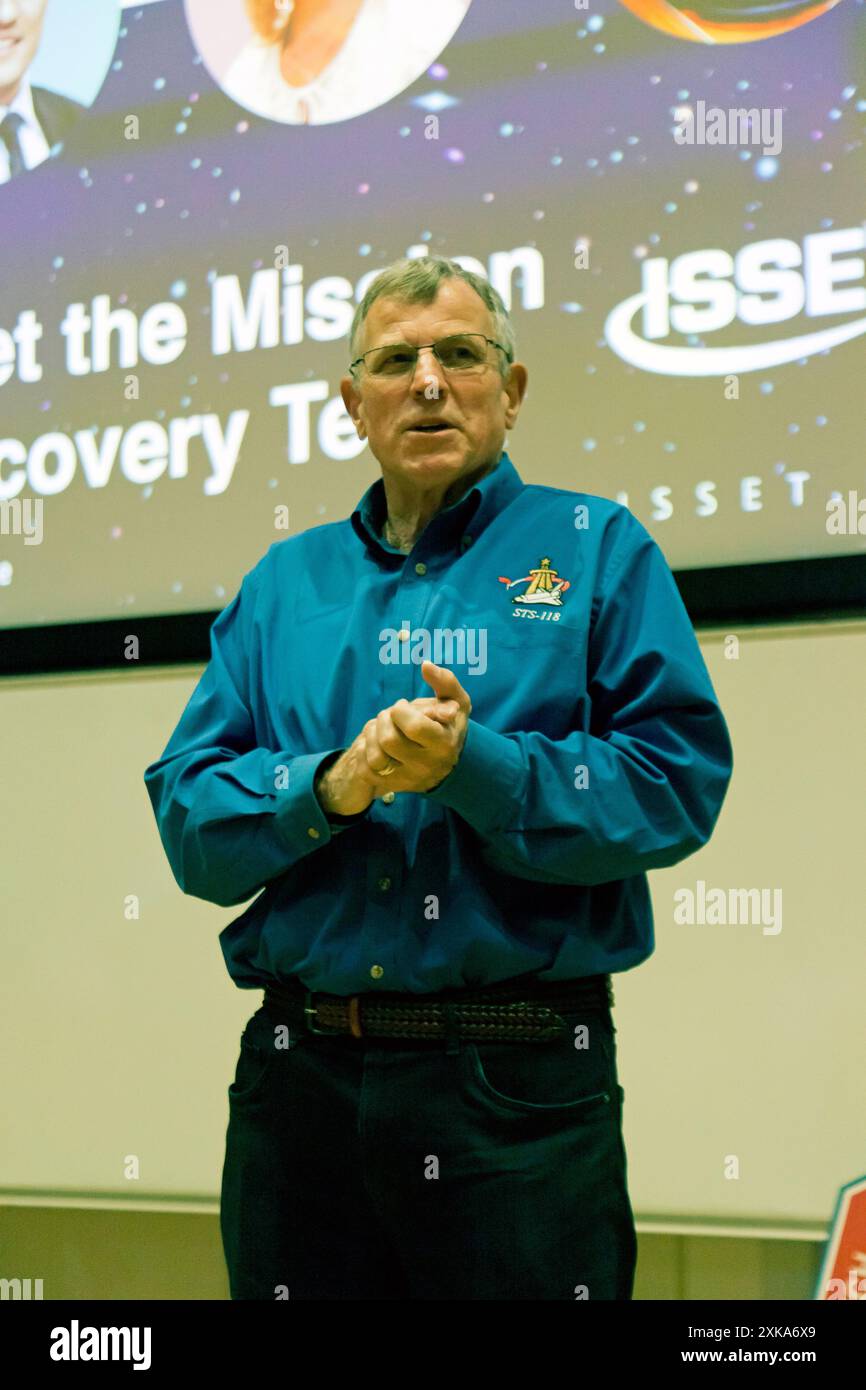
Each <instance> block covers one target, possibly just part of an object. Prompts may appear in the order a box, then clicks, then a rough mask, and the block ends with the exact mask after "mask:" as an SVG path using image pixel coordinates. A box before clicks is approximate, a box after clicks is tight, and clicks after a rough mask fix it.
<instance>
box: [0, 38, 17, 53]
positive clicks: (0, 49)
mask: <svg viewBox="0 0 866 1390" xmlns="http://www.w3.org/2000/svg"><path fill="white" fill-rule="evenodd" d="M20 42H21V40H20V39H0V53H11V52H12V49H13V48H15V47H17V45H18V44H19V43H20Z"/></svg>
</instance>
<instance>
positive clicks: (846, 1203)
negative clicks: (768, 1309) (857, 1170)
mask: <svg viewBox="0 0 866 1390" xmlns="http://www.w3.org/2000/svg"><path fill="white" fill-rule="evenodd" d="M815 1298H816V1299H820V1300H822V1301H823V1300H828V1299H839V1298H851V1299H860V1300H863V1301H866V1177H863V1178H857V1179H856V1180H855V1181H854V1182H849V1183H847V1184H846V1185H845V1187H843V1188H842V1189H841V1190H840V1192H839V1197H838V1199H837V1201H836V1210H835V1212H834V1214H833V1224H832V1226H831V1228H830V1237H829V1239H828V1241H827V1249H826V1251H825V1253H824V1260H823V1263H822V1266H821V1273H820V1274H819V1276H818V1287H817V1289H816V1290H815Z"/></svg>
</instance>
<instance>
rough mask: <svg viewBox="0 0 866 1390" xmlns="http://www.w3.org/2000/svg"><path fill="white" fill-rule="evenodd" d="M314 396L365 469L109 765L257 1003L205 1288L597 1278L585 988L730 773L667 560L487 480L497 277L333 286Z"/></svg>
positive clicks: (606, 1169) (608, 1050) (600, 990)
mask: <svg viewBox="0 0 866 1390" xmlns="http://www.w3.org/2000/svg"><path fill="white" fill-rule="evenodd" d="M351 359H352V360H351V368H350V375H349V376H347V377H346V378H345V379H344V380H343V382H342V392H343V399H344V402H345V404H346V408H347V410H348V411H349V413H350V415H351V417H352V419H353V420H354V422H355V425H356V428H357V430H358V433H359V435H360V436H361V438H365V439H368V440H369V443H370V448H371V450H372V452H373V454H374V456H375V457H376V459H377V460H378V462H379V464H380V465H381V469H382V477H381V478H380V479H378V480H377V481H376V482H374V483H373V484H372V486H371V487H370V488H368V489H367V491H366V492H365V494H364V496H363V497H362V498H361V500H360V502H359V504H358V506H357V507H356V509H355V511H354V512H353V513H352V515H351V517H350V518H349V519H348V520H346V521H342V522H335V523H331V524H328V525H324V526H318V527H314V528H312V529H311V530H309V531H306V532H304V533H303V534H302V535H299V536H295V537H292V538H291V539H288V540H284V541H281V542H278V543H276V544H274V545H272V546H271V547H270V549H269V550H268V551H267V553H266V554H265V556H264V557H263V558H262V559H261V560H260V561H259V563H258V564H257V565H256V566H255V568H254V569H253V570H252V571H251V572H250V573H249V574H248V575H247V576H246V577H245V578H244V580H243V583H242V585H241V588H240V591H239V593H238V595H237V596H236V597H235V599H234V600H233V601H232V602H231V603H230V604H229V605H228V607H227V608H226V609H225V610H224V611H223V613H221V614H220V616H219V617H218V619H217V620H216V622H215V623H214V625H213V629H212V657H211V661H210V663H209V665H208V667H207V669H206V671H205V672H204V675H203V676H202V678H201V680H200V682H199V684H198V686H197V688H196V690H195V691H194V693H193V695H192V697H191V699H190V702H189V704H188V705H187V708H186V710H185V711H184V713H183V715H182V717H181V720H180V723H179V725H178V728H177V730H176V731H175V733H174V734H173V736H172V738H171V740H170V742H169V744H168V747H167V748H166V750H165V752H164V754H163V756H162V758H161V759H160V760H159V761H158V762H156V763H154V764H153V765H152V766H151V767H150V768H148V770H147V772H146V774H145V780H146V784H147V788H148V791H149V794H150V797H151V800H152V803H153V807H154V810H155V813H156V817H157V822H158V825H159V829H160V833H161V836H162V840H163V844H164V846H165V849H166V853H167V855H168V858H169V861H170V863H171V866H172V869H173V872H174V874H175V877H176V878H177V881H178V883H179V884H180V886H181V888H182V889H183V890H184V891H185V892H187V893H192V894H194V895H196V896H199V897H202V898H206V899H208V900H210V901H212V902H217V903H221V904H224V905H229V904H235V903H241V902H244V901H245V900H246V899H248V898H249V897H250V896H251V894H253V893H259V890H263V891H262V892H261V893H260V894H259V896H258V897H257V898H256V899H255V901H254V902H253V903H252V904H251V905H250V906H249V907H247V909H246V911H244V912H243V913H242V914H241V916H240V917H238V918H237V920H236V921H234V922H233V923H232V924H231V925H230V926H229V927H227V928H226V929H225V930H224V931H223V933H222V935H221V943H222V946H223V951H224V956H225V960H226V963H227V966H228V969H229V972H230V974H231V975H232V977H233V979H234V981H235V983H236V984H237V985H238V986H239V987H240V988H242V989H254V988H263V989H264V991H265V994H264V1003H263V1005H262V1007H261V1008H260V1009H259V1010H258V1011H257V1012H256V1013H255V1014H254V1015H253V1017H252V1018H251V1019H250V1021H249V1023H248V1024H247V1027H246V1030H245V1032H244V1034H243V1037H242V1039H241V1049H240V1057H239V1059H238V1067H237V1072H236V1075H235V1079H234V1083H233V1085H232V1087H231V1088H230V1090H229V1100H230V1119H229V1127H228V1134H227V1143H226V1156H225V1164H224V1168H223V1178H222V1207H221V1223H222V1235H223V1243H224V1248H225V1253H226V1260H227V1264H228V1269H229V1277H230V1287H231V1294H232V1297H233V1298H240V1299H245V1298H259V1299H260V1298H281V1297H290V1298H302V1299H360V1298H364V1299H366V1298H377V1299H378V1298H382V1299H395V1298H398V1299H407V1298H429V1299H568V1300H571V1299H575V1298H580V1299H582V1298H591V1299H628V1298H630V1297H631V1294H632V1286H633V1277H634V1268H635V1259H636V1240H635V1232H634V1222H633V1216H632V1210H631V1205H630V1201H629V1196H628V1190H627V1182H626V1155H625V1150H624V1147H623V1141H622V1102H623V1090H622V1087H621V1086H620V1085H619V1082H618V1075H617V1058H616V1044H615V1036H614V1035H615V1031H616V1030H615V1028H614V1025H613V1022H612V1017H611V1005H612V1003H613V997H612V990H611V988H610V983H611V982H610V976H611V975H612V974H613V973H615V972H617V971H621V970H627V969H630V968H631V967H632V966H635V965H637V964H639V963H640V962H641V961H643V960H645V959H646V958H647V957H648V956H649V955H650V953H651V952H652V949H653V931H652V913H651V906H650V898H649V892H648V886H647V878H646V871H647V870H648V869H652V868H659V867H663V866H667V865H671V864H675V863H677V862H678V861H680V860H682V859H684V858H685V857H686V856H687V855H689V854H691V853H693V852H694V851H695V850H697V849H699V848H700V847H701V846H702V845H703V844H705V843H706V842H707V840H708V839H709V837H710V834H711V833H712V830H713V827H714V825H715V822H716V820H717V817H718V814H719V811H720V808H721V805H722V801H723V799H724V795H725V791H726V788H727V785H728V781H729V778H730V774H731V768H732V755H731V746H730V740H729V737H728V732H727V728H726V725H725V721H724V719H723V716H722V714H721V712H720V710H719V707H718V704H717V702H716V699H715V696H714V692H713V689H712V685H711V682H710V679H709V676H708V674H707V671H706V667H705V665H704V663H703V660H702V657H701V654H700V649H699V647H698V645H697V642H696V640H695V636H694V633H693V631H692V627H691V624H690V622H689V619H688V616H687V614H686V612H685V609H684V607H683V604H682V602H681V600H680V597H679V594H678V591H677V588H676V585H675V583H674V580H673V577H672V575H671V573H670V570H669V568H668V566H667V564H666V563H665V560H664V558H663V556H662V554H661V551H660V550H659V548H658V546H657V545H656V544H655V542H654V541H653V540H652V538H651V537H650V535H649V534H648V533H647V531H646V530H645V529H644V528H643V527H642V526H641V525H640V523H639V522H638V521H637V520H636V519H635V518H634V517H633V516H632V515H631V514H630V513H629V512H628V511H627V509H625V508H624V507H621V506H618V505H617V504H615V503H613V502H610V501H607V500H606V499H604V498H601V497H595V496H591V495H588V494H585V493H580V492H569V491H566V490H564V489H561V488H553V487H545V486H541V485H537V484H534V485H527V484H524V483H523V482H522V481H521V479H520V477H519V475H518V473H517V471H516V469H515V467H514V465H513V463H512V462H511V460H510V458H509V456H508V454H507V453H506V452H505V451H504V449H503V444H504V439H505V434H506V431H507V430H510V429H511V428H512V427H513V426H514V424H515V422H516V420H517V416H518V412H519V410H520V407H521V403H522V401H523V397H524V393H525V390H526V381H527V373H526V369H525V367H523V366H522V365H521V364H520V363H518V362H515V361H514V335H513V329H512V326H511V324H510V322H509V316H508V313H507V311H506V309H505V306H504V304H503V302H502V299H501V298H500V296H499V295H498V294H497V293H496V292H495V290H494V289H493V288H492V287H491V286H490V285H489V284H488V283H487V282H486V281H485V280H484V279H483V278H481V277H479V276H476V275H474V274H473V273H471V272H469V271H465V270H463V269H462V268H461V267H460V266H459V265H457V264H456V263H455V262H453V261H448V260H444V259H433V258H431V259H429V260H417V261H398V262H397V263H395V264H394V265H393V266H391V267H389V268H388V269H387V270H385V271H383V272H382V273H381V274H380V275H379V276H378V277H377V278H376V279H375V280H374V281H373V282H372V283H371V285H370V287H369V289H368V290H367V293H366V295H365V296H364V298H363V300H362V301H361V303H360V305H359V306H358V309H357V312H356V314H355V319H354V323H353V326H352V333H351Z"/></svg>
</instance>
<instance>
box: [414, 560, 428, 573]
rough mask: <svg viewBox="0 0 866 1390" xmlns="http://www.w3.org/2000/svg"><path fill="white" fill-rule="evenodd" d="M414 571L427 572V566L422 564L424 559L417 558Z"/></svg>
mask: <svg viewBox="0 0 866 1390" xmlns="http://www.w3.org/2000/svg"><path fill="white" fill-rule="evenodd" d="M415 573H416V574H426V573H427V566H426V565H425V564H424V561H423V560H419V561H418V563H417V565H416V566H415Z"/></svg>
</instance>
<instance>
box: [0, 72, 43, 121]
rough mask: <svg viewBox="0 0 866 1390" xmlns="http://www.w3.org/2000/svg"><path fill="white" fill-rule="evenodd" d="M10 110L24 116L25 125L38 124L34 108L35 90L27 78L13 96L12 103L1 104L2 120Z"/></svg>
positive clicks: (0, 116) (0, 113) (0, 118)
mask: <svg viewBox="0 0 866 1390" xmlns="http://www.w3.org/2000/svg"><path fill="white" fill-rule="evenodd" d="M10 111H17V112H18V115H19V116H21V117H22V118H23V120H24V123H25V125H29V126H38V122H37V120H36V112H35V111H34V109H33V91H32V89H31V87H30V83H29V82H28V81H27V79H26V78H25V79H24V81H23V82H22V83H21V86H20V87H19V88H18V91H17V93H16V94H15V96H14V97H13V98H12V101H11V103H10V105H9V106H0V121H2V120H4V118H5V117H6V116H8V114H9V112H10Z"/></svg>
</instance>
